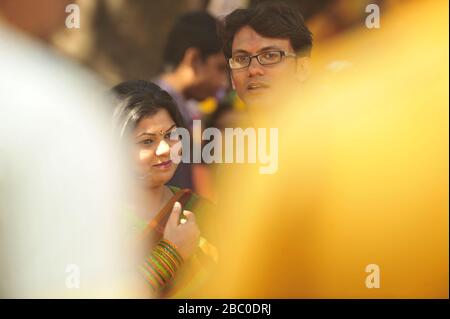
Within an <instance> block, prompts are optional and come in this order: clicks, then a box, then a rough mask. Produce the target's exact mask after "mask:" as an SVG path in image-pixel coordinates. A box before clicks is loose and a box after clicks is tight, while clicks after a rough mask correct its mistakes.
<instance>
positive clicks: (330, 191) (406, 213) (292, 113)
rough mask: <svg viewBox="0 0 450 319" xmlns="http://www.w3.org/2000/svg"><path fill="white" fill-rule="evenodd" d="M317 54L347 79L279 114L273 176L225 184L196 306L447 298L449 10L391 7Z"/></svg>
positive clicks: (332, 78)
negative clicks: (218, 240)
mask: <svg viewBox="0 0 450 319" xmlns="http://www.w3.org/2000/svg"><path fill="white" fill-rule="evenodd" d="M423 25H427V28H426V30H425V29H423V28H422V26H423ZM385 43H389V46H386V45H385ZM367 48H370V50H367ZM322 49H323V50H322V51H320V52H322V53H321V54H319V56H318V57H317V58H318V59H319V60H321V61H322V62H326V61H329V60H330V59H334V58H335V57H336V55H342V54H345V55H346V57H347V58H348V60H349V61H351V62H352V63H353V67H352V68H348V69H347V70H346V71H344V72H341V73H337V74H333V75H330V74H324V73H320V74H317V76H316V77H315V78H313V79H311V82H310V83H309V84H308V85H307V86H306V87H305V89H304V90H303V91H302V96H301V97H300V96H297V95H293V94H292V93H290V94H289V95H288V98H289V99H286V101H285V102H284V103H283V102H281V103H280V105H279V112H280V116H279V117H276V118H275V117H274V119H273V125H274V127H279V129H280V132H279V136H280V147H279V150H280V154H279V170H278V172H277V173H276V174H274V175H257V174H252V172H250V170H249V171H247V173H246V174H243V172H242V171H240V172H239V173H240V175H238V176H236V175H233V174H229V175H230V176H229V179H227V180H225V181H224V183H225V184H226V185H227V186H228V187H229V189H228V193H227V194H226V196H227V197H225V198H224V200H223V201H222V205H220V208H221V212H222V213H224V216H226V223H223V229H222V231H223V234H222V236H223V243H222V244H223V247H222V251H221V261H222V264H221V271H219V272H218V276H217V278H216V281H215V284H212V285H211V286H210V287H209V289H208V290H205V292H204V295H205V296H210V297H227V298H229V297H247V298H248V297H251V298H268V297H272V298H283V297H284V298H302V297H307V298H448V251H449V250H448V235H449V232H448V133H449V132H448V125H449V123H448V102H449V101H448V99H449V96H448V85H449V83H448V2H446V1H433V2H428V1H416V2H413V3H407V4H404V5H403V6H401V7H400V8H399V10H398V11H391V12H389V13H387V14H386V16H385V17H384V19H383V25H382V28H381V29H379V30H369V29H366V30H359V31H358V32H355V33H352V34H349V35H348V36H345V37H342V38H341V39H339V40H336V41H334V42H332V43H328V44H325V45H324V46H323V48H322ZM424 56H427V59H423V57H424ZM325 75H326V76H325ZM286 95H287V94H286ZM255 171H256V170H255ZM236 180H238V181H239V182H238V183H236Z"/></svg>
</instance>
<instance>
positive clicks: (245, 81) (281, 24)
mask: <svg viewBox="0 0 450 319" xmlns="http://www.w3.org/2000/svg"><path fill="white" fill-rule="evenodd" d="M221 33H222V38H223V52H224V54H225V57H226V58H227V59H228V62H229V67H230V69H231V83H232V85H233V88H234V89H235V90H236V93H237V94H238V96H239V97H240V98H241V99H242V100H243V101H244V103H246V104H247V106H262V105H270V106H271V107H272V108H273V107H275V106H274V105H273V104H274V103H273V101H269V100H267V94H266V93H267V92H268V91H269V92H270V91H273V90H274V89H276V88H280V87H283V86H286V85H288V86H289V87H290V88H292V89H293V90H297V89H298V86H299V83H301V82H304V81H305V80H306V78H307V77H308V75H309V67H310V66H309V65H310V54H311V48H312V34H311V32H310V31H309V30H308V28H307V27H306V25H305V22H304V20H303V17H302V15H301V14H300V12H299V11H297V10H295V9H293V8H291V7H290V6H289V5H287V4H285V3H283V2H277V3H272V2H264V3H261V4H258V5H256V6H254V7H250V8H248V9H237V10H235V11H233V12H232V13H231V14H229V15H227V16H226V17H225V21H224V26H223V30H222V32H221Z"/></svg>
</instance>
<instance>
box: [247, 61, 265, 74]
mask: <svg viewBox="0 0 450 319" xmlns="http://www.w3.org/2000/svg"><path fill="white" fill-rule="evenodd" d="M259 75H264V67H263V66H262V65H261V64H259V62H258V60H257V59H256V58H253V59H251V61H250V65H249V66H248V76H249V77H254V76H259Z"/></svg>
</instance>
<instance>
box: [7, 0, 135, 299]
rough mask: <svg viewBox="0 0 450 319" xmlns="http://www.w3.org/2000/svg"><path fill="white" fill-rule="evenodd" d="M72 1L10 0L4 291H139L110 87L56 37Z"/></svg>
mask: <svg viewBox="0 0 450 319" xmlns="http://www.w3.org/2000/svg"><path fill="white" fill-rule="evenodd" d="M67 4H69V1H60V0H43V1H28V0H14V1H9V0H2V1H1V2H0V70H1V75H2V76H1V78H0V116H1V117H2V119H3V121H2V125H1V126H0V140H1V141H0V145H1V149H2V150H1V158H0V236H1V240H0V260H1V262H0V275H1V278H2V280H1V284H0V296H1V297H7V298H49V297H52V298H86V297H92V298H99V297H103V298H104V297H131V296H133V297H137V296H141V295H140V292H138V289H137V286H135V285H134V283H135V282H137V280H136V281H135V279H136V278H137V276H134V274H133V273H132V271H131V269H130V268H129V265H128V264H127V261H128V260H129V258H128V257H129V253H128V251H127V250H125V249H124V246H123V245H122V244H123V241H122V240H123V236H122V234H124V232H123V228H122V225H121V224H122V223H121V218H120V213H121V212H120V211H118V207H119V206H118V203H120V202H121V200H122V199H123V198H126V192H125V190H126V189H127V187H126V185H124V184H125V183H124V181H125V179H124V177H125V175H124V174H123V173H124V170H122V168H123V167H122V161H121V160H120V159H121V155H120V153H118V152H116V149H115V146H114V143H113V140H112V139H111V136H110V129H111V126H110V122H109V117H108V116H107V113H106V111H107V107H108V103H107V101H106V100H105V99H104V98H103V97H102V96H101V94H102V92H103V91H104V90H105V88H103V87H102V86H101V85H100V84H99V83H98V82H97V81H96V79H95V78H94V77H92V76H91V75H90V74H88V73H85V72H83V71H81V70H80V68H79V67H78V66H76V65H74V64H72V63H70V62H69V61H67V60H65V59H63V58H62V57H60V56H58V55H56V54H55V53H54V52H53V51H52V49H51V48H50V47H49V46H48V40H49V39H50V38H51V35H52V34H53V33H54V32H55V31H56V30H57V29H59V28H61V27H63V26H64V20H65V16H66V12H65V5H67ZM122 186H123V187H122ZM116 200H117V201H116Z"/></svg>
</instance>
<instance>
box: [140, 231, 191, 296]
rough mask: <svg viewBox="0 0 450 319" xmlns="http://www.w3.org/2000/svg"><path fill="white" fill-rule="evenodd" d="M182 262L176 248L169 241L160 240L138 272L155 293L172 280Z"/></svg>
mask: <svg viewBox="0 0 450 319" xmlns="http://www.w3.org/2000/svg"><path fill="white" fill-rule="evenodd" d="M183 262H184V260H183V257H182V256H181V255H180V253H179V252H178V249H177V247H176V246H175V245H174V244H173V243H171V242H170V241H169V240H167V239H162V240H160V241H159V242H158V244H157V245H156V247H155V248H154V249H153V250H152V252H151V254H150V255H149V256H148V257H147V258H146V259H145V261H144V263H143V264H142V265H141V266H140V267H139V270H140V272H141V274H142V275H143V276H144V278H145V279H146V281H147V282H148V283H149V284H150V286H151V287H152V288H153V290H155V291H157V290H159V289H160V288H162V287H164V286H165V285H166V284H167V283H168V282H169V281H171V280H172V278H173V277H174V276H175V273H176V271H177V270H178V268H179V267H180V266H181V265H182V264H183Z"/></svg>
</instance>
